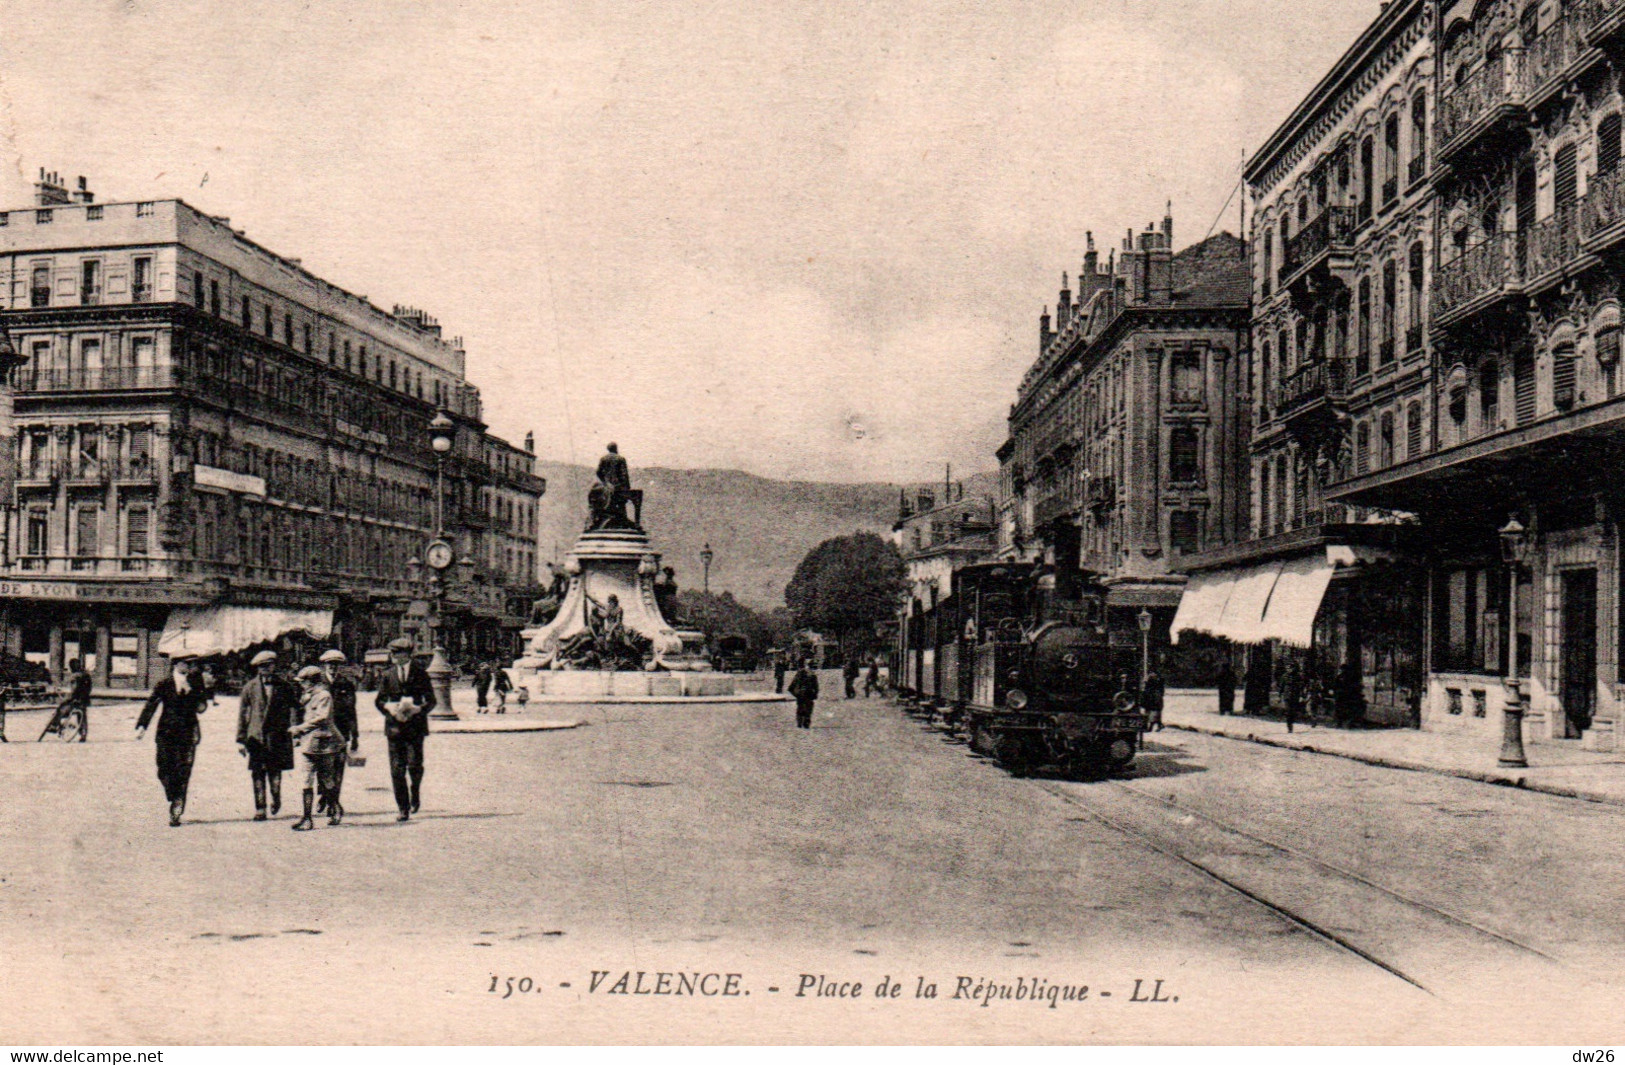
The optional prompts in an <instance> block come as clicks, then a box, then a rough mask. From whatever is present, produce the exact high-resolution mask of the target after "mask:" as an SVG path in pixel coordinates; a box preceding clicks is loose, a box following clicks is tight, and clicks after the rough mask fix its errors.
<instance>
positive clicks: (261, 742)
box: [237, 651, 299, 821]
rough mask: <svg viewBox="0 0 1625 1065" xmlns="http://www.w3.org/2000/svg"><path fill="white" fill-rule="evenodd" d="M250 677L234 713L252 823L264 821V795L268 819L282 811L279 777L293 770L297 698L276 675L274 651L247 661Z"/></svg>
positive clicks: (263, 653)
mask: <svg viewBox="0 0 1625 1065" xmlns="http://www.w3.org/2000/svg"><path fill="white" fill-rule="evenodd" d="M249 665H251V666H253V667H254V677H253V678H252V679H251V680H250V681H249V682H248V683H247V684H245V685H243V691H242V697H241V703H242V705H241V709H240V710H239V711H238V713H237V750H238V751H239V752H240V753H241V754H242V755H243V756H244V757H246V758H247V759H248V773H249V776H250V777H251V778H252V780H253V782H254V820H256V821H263V820H265V805H266V802H265V801H266V792H267V791H269V792H270V800H271V816H273V817H274V816H276V815H277V814H278V813H280V812H281V811H282V774H283V773H285V772H287V771H289V770H291V769H292V768H293V737H292V736H291V735H289V733H288V727H289V726H290V725H292V724H293V718H294V708H295V707H297V706H298V704H299V697H298V696H297V695H296V694H294V692H293V691H292V690H291V689H290V688H289V686H288V684H287V683H286V682H285V681H283V680H282V678H280V677H278V676H277V675H276V652H275V651H261V652H260V653H259V654H257V655H255V656H254V657H253V659H251V660H250V661H249Z"/></svg>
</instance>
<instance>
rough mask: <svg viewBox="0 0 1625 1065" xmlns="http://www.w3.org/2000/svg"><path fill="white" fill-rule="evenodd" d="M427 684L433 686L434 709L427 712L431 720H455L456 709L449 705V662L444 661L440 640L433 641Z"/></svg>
mask: <svg viewBox="0 0 1625 1065" xmlns="http://www.w3.org/2000/svg"><path fill="white" fill-rule="evenodd" d="M426 672H427V673H428V674H429V685H430V686H431V687H433V688H434V709H433V710H432V711H430V712H429V718H430V720H433V721H456V720H458V717H457V710H456V709H455V708H454V707H453V706H452V705H451V664H450V663H449V662H447V661H446V649H445V648H444V647H442V646H440V641H439V640H436V641H435V643H434V656H433V657H432V658H430V659H429V668H428V669H427V670H426Z"/></svg>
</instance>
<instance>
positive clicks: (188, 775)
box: [135, 654, 214, 828]
mask: <svg viewBox="0 0 1625 1065" xmlns="http://www.w3.org/2000/svg"><path fill="white" fill-rule="evenodd" d="M169 661H170V675H169V676H167V677H165V678H164V679H163V680H161V681H159V682H158V686H157V687H155V688H153V690H152V697H151V698H150V699H148V700H147V705H146V706H145V707H144V708H143V709H142V711H141V717H140V718H139V719H137V721H136V723H135V734H136V735H137V736H138V737H139V736H145V735H146V734H147V726H148V725H150V724H152V717H153V714H154V713H157V712H158V711H159V710H160V709H161V710H162V712H161V713H159V715H158V731H157V732H156V733H155V734H154V736H153V746H154V747H155V748H156V750H157V755H158V780H159V782H160V783H162V784H163V786H164V798H165V799H167V800H169V825H170V827H171V828H175V827H177V826H179V825H180V823H181V814H182V813H184V812H185V810H186V790H187V788H188V786H189V785H190V784H191V781H192V762H193V760H194V759H195V758H196V755H197V745H198V740H199V739H200V738H201V737H202V734H203V733H202V730H201V729H200V728H199V726H198V720H197V718H198V715H199V714H201V713H203V712H204V711H205V710H207V709H208V707H209V699H210V698H211V697H212V696H213V694H214V693H213V692H211V691H209V690H208V689H207V688H205V687H204V686H203V682H202V681H201V680H200V679H199V677H198V676H197V674H196V673H194V672H193V670H192V666H193V664H194V661H193V658H192V656H191V655H187V654H177V655H172V656H171V657H170V660H169Z"/></svg>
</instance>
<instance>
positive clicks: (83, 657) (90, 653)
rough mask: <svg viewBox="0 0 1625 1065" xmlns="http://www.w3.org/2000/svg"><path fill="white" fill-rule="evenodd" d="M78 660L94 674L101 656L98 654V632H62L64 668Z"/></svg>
mask: <svg viewBox="0 0 1625 1065" xmlns="http://www.w3.org/2000/svg"><path fill="white" fill-rule="evenodd" d="M75 660H77V661H78V662H80V663H81V664H82V665H83V666H84V667H85V672H86V673H89V674H91V675H92V676H94V675H95V673H96V666H97V664H98V663H99V661H100V656H99V655H97V654H96V633H95V632H93V631H86V632H72V631H66V632H63V633H62V668H63V670H67V669H68V667H69V666H71V665H72V664H73V663H74V661H75Z"/></svg>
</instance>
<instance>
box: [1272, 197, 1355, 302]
mask: <svg viewBox="0 0 1625 1065" xmlns="http://www.w3.org/2000/svg"><path fill="white" fill-rule="evenodd" d="M1357 224H1358V218H1357V211H1356V209H1355V208H1353V207H1328V208H1326V209H1325V210H1324V211H1322V212H1320V214H1319V215H1318V216H1317V217H1315V218H1314V219H1313V220H1312V221H1310V222H1308V223H1306V224H1305V225H1304V227H1303V228H1302V229H1300V230H1299V231H1298V232H1297V233H1296V234H1295V235H1293V236H1292V237H1290V238H1289V239H1288V240H1287V241H1286V247H1285V249H1284V250H1283V253H1282V261H1281V279H1282V280H1281V287H1282V288H1290V289H1292V292H1293V298H1294V299H1302V298H1303V297H1304V296H1307V295H1310V294H1312V293H1313V292H1314V291H1318V290H1319V289H1320V288H1321V287H1322V286H1323V285H1324V284H1325V282H1326V281H1327V280H1330V279H1334V278H1335V279H1336V280H1338V281H1340V282H1342V283H1343V284H1344V285H1347V284H1348V282H1349V281H1350V280H1351V278H1350V276H1348V275H1349V274H1351V273H1352V271H1353V269H1354V229H1355V226H1356V225H1357Z"/></svg>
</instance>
